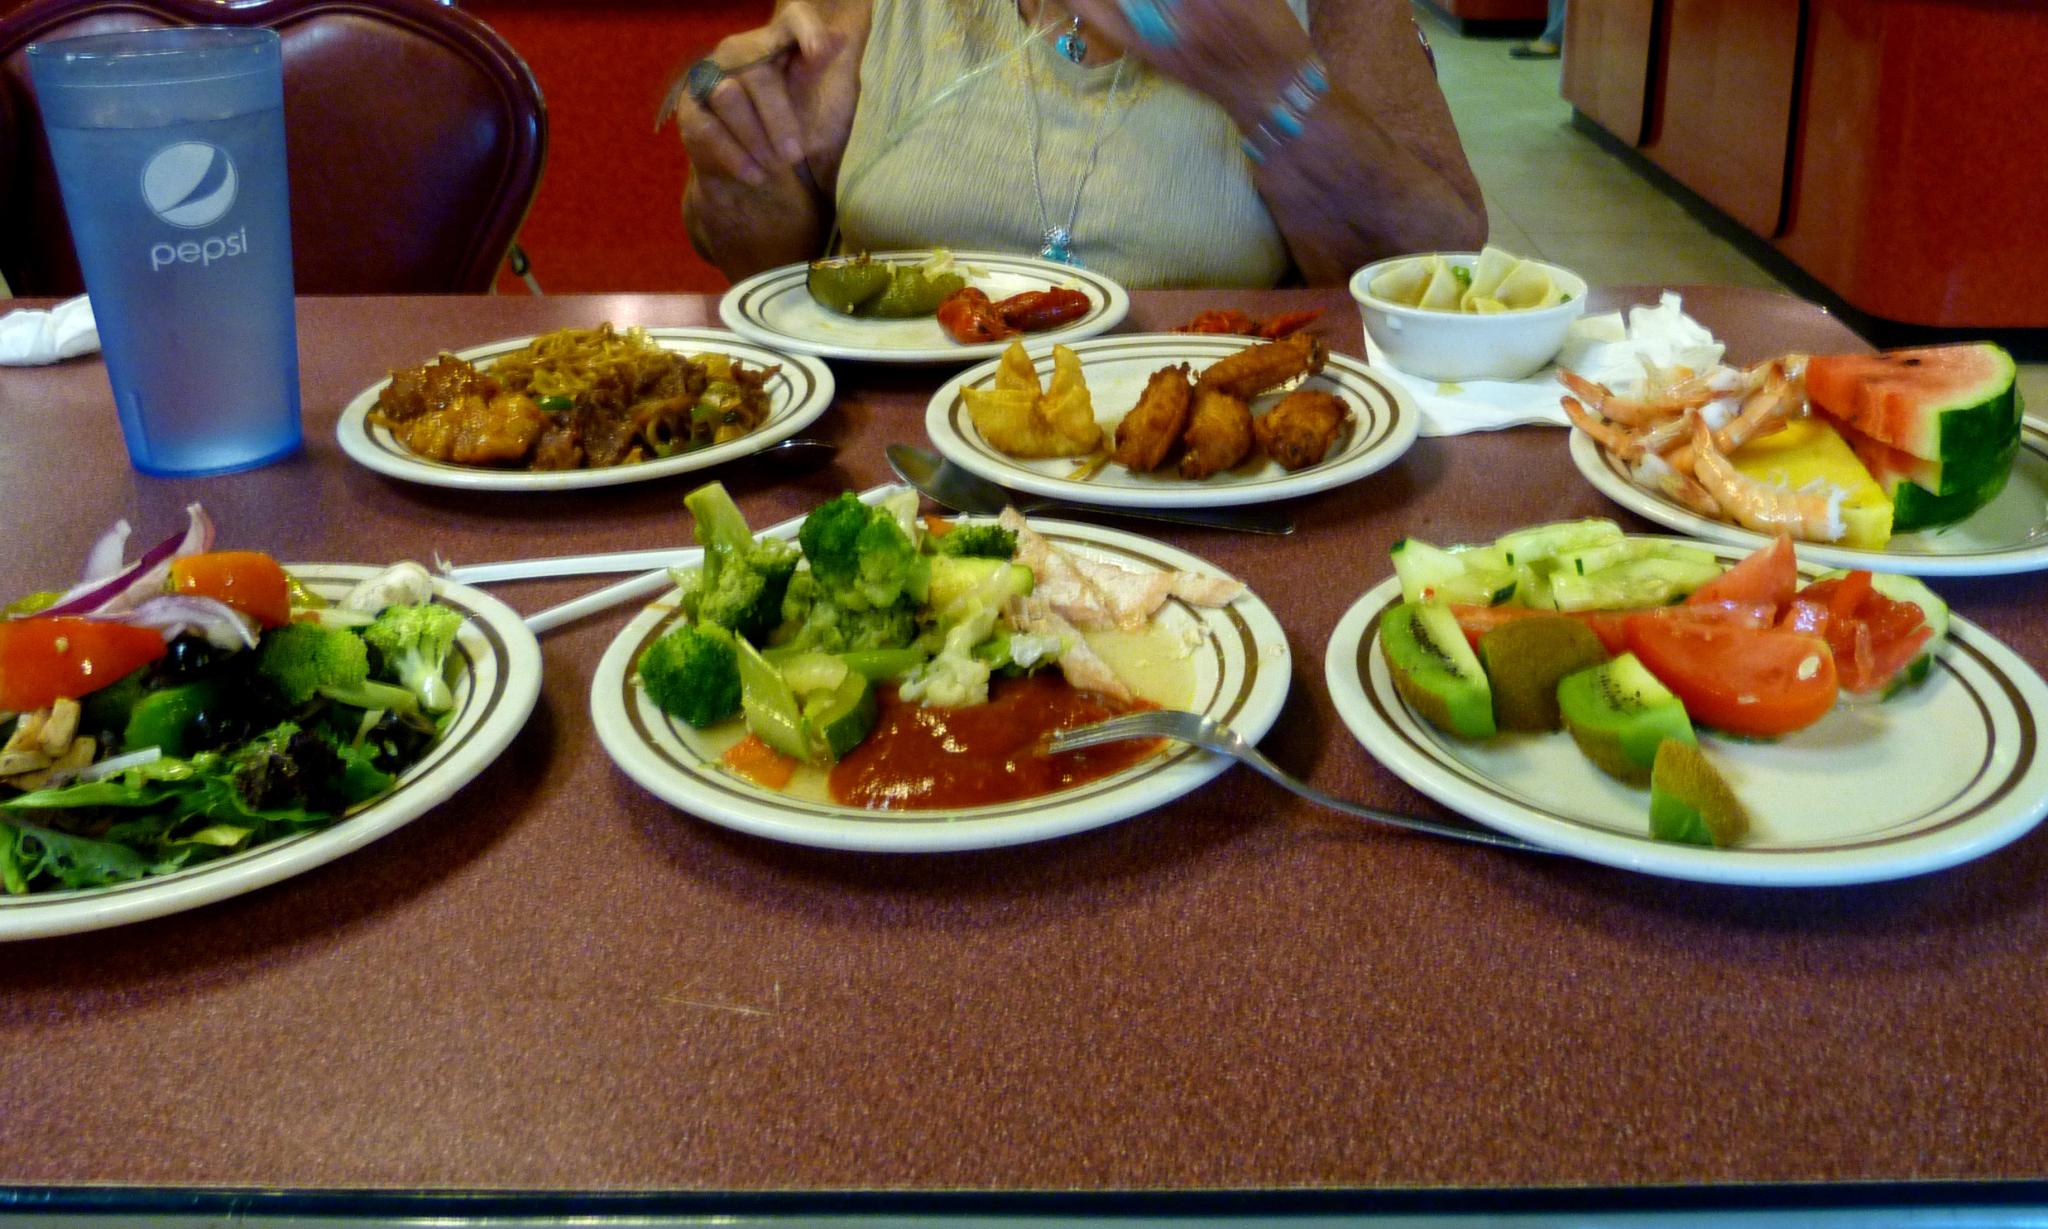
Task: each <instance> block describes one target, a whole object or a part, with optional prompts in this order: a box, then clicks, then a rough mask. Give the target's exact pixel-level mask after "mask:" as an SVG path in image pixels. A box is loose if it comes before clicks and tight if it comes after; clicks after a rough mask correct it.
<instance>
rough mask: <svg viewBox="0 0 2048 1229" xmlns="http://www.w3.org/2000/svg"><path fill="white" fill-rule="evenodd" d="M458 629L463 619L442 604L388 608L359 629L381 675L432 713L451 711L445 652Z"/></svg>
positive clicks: (452, 643)
mask: <svg viewBox="0 0 2048 1229" xmlns="http://www.w3.org/2000/svg"><path fill="white" fill-rule="evenodd" d="M460 630H462V616H461V615H459V614H457V613H456V612H455V611H454V610H452V609H450V608H449V607H446V606H438V605H435V604H433V603H426V604H423V605H417V606H387V607H385V608H384V611H383V613H381V614H379V615H378V616H377V621H376V622H375V623H372V624H370V625H369V626H368V627H366V628H364V629H363V640H364V641H365V642H367V643H368V644H369V646H370V647H371V648H374V649H376V650H377V653H378V655H379V656H380V657H382V658H383V669H382V671H381V673H382V674H383V677H384V678H386V679H387V680H390V681H392V682H396V683H398V684H399V685H400V686H402V687H404V688H406V689H407V690H408V691H410V692H412V693H413V694H414V695H416V696H418V697H419V700H420V707H421V708H424V709H426V710H427V711H428V712H430V713H440V712H446V711H447V710H449V709H451V708H453V707H455V693H454V692H452V691H450V690H449V688H448V679H447V677H446V675H447V666H448V653H449V650H451V649H453V648H454V647H455V634H456V633H457V632H458V631H460Z"/></svg>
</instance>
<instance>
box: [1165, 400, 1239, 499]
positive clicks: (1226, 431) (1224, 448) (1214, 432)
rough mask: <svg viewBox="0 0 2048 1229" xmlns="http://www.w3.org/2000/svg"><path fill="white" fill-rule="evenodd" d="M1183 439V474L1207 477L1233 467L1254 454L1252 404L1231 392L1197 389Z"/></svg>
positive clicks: (1181, 459)
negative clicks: (1232, 394) (1249, 404)
mask: <svg viewBox="0 0 2048 1229" xmlns="http://www.w3.org/2000/svg"><path fill="white" fill-rule="evenodd" d="M1180 442H1181V454H1180V476H1181V477H1183V478H1207V477H1208V476H1209V475H1210V474H1214V473H1220V472H1222V471H1223V470H1226V469H1229V468H1230V467H1231V466H1233V465H1236V464H1237V463H1238V462H1239V461H1242V460H1244V459H1245V458H1246V457H1248V456H1250V455H1251V452H1252V411H1251V407H1250V406H1248V405H1246V404H1245V403H1244V401H1243V400H1242V399H1241V398H1238V397H1233V396H1231V395H1230V394H1229V393H1224V392H1218V391H1217V390H1215V389H1213V388H1210V389H1197V390H1196V391H1195V408H1194V409H1193V410H1192V411H1191V412H1190V413H1189V414H1188V429H1187V432H1186V433H1185V434H1184V435H1182V436H1181V441H1180Z"/></svg>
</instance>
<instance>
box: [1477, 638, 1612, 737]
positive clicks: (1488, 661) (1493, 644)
mask: <svg viewBox="0 0 2048 1229" xmlns="http://www.w3.org/2000/svg"><path fill="white" fill-rule="evenodd" d="M1606 660H1607V649H1606V648H1605V647H1604V646H1603V645H1601V643H1600V637H1598V636H1596V635H1594V634H1593V629H1592V628H1590V627H1587V626H1586V625H1585V624H1584V623H1581V622H1579V621H1578V620H1577V619H1568V618H1565V617H1564V616H1562V615H1533V616H1531V617H1529V618H1526V619H1516V620H1514V621H1513V622H1511V623H1503V624H1501V625H1500V626H1499V627H1496V628H1494V629H1493V630H1492V631H1490V632H1488V633H1486V634H1485V635H1484V636H1481V637H1480V638H1479V664H1480V665H1482V666H1484V667H1486V681H1487V684H1488V685H1489V686H1490V687H1492V688H1493V723H1494V724H1495V725H1496V726H1498V727H1500V728H1501V729H1503V730H1529V731H1536V732H1541V731H1545V730H1555V729H1558V728H1560V727H1561V726H1562V725H1563V719H1562V718H1561V717H1560V716H1559V715H1558V711H1557V685H1558V683H1559V681H1561V680H1562V679H1563V678H1564V676H1565V675H1567V674H1572V673H1576V672H1577V671H1580V670H1583V669H1585V668H1586V667H1588V666H1596V665H1599V664H1600V663H1601V662H1603V661H1606Z"/></svg>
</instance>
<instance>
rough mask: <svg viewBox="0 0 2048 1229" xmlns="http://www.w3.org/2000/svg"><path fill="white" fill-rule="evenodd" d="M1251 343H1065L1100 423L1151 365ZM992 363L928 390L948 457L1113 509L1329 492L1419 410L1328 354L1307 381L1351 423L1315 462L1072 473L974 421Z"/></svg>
mask: <svg viewBox="0 0 2048 1229" xmlns="http://www.w3.org/2000/svg"><path fill="white" fill-rule="evenodd" d="M1027 344H1028V345H1029V347H1030V350H1031V356H1032V360H1033V362H1034V364H1035V365H1036V367H1037V369H1038V380H1039V383H1040V384H1041V385H1043V384H1044V383H1045V382H1046V381H1048V380H1049V379H1051V377H1052V348H1051V346H1050V345H1049V344H1047V343H1044V342H1041V341H1040V340H1039V339H1037V338H1032V339H1030V341H1029V342H1028V343H1027ZM1256 344H1258V343H1257V342H1255V341H1253V340H1250V339H1247V338H1243V337H1219V336H1205V335H1194V334H1179V333H1134V334H1130V335H1127V336H1119V337H1098V338H1096V339H1095V340H1093V341H1085V342H1080V343H1077V344H1075V345H1073V346H1071V347H1069V348H1070V349H1072V350H1073V351H1074V353H1075V354H1076V355H1077V356H1078V357H1079V358H1080V360H1081V375H1082V378H1083V379H1085V380H1086V381H1087V383H1088V394H1089V397H1090V399H1091V400H1092V401H1093V402H1094V405H1095V418H1096V421H1097V422H1099V423H1101V424H1102V429H1103V430H1104V431H1105V432H1108V431H1114V430H1115V428H1116V424H1117V423H1118V422H1121V421H1122V420H1123V416H1124V415H1125V414H1127V413H1129V412H1130V410H1131V408H1132V407H1133V406H1135V405H1136V404H1137V403H1138V395H1139V394H1140V393H1142V392H1144V391H1145V382H1146V380H1148V379H1150V378H1151V376H1152V373H1153V372H1155V371H1157V370H1159V369H1160V368H1161V367H1165V366H1167V365H1169V364H1172V363H1189V364H1191V365H1192V366H1193V367H1194V368H1195V369H1196V370H1197V371H1199V370H1200V369H1202V368H1203V367H1206V366H1208V365H1209V364H1211V363H1214V362H1216V361H1217V360H1218V359H1221V358H1225V357H1227V356H1229V355H1232V354H1235V353H1237V352H1238V351H1239V350H1242V349H1245V348H1246V347H1247V346H1252V345H1256ZM996 367H997V363H994V362H990V363H984V364H982V365H981V366H979V367H975V368H973V369H971V370H968V371H963V372H961V373H960V374H959V375H958V376H955V377H954V378H953V379H952V380H949V381H948V382H947V383H946V384H945V386H944V387H942V388H940V389H939V391H938V392H937V393H936V394H935V395H934V396H933V397H932V401H931V405H930V407H929V408H927V409H926V410H925V416H924V429H925V434H927V435H929V436H931V438H932V443H933V444H934V445H936V446H937V448H938V450H939V451H940V452H942V453H944V454H945V455H946V456H947V457H948V458H950V459H951V460H952V461H953V462H954V463H956V464H958V465H962V466H965V467H966V468H967V469H970V470H972V471H974V472H975V473H977V474H980V475H981V476H982V477H984V478H987V479H989V480H990V481H993V482H996V483H1000V484H1001V485H1003V486H1006V487H1009V488H1011V489H1013V490H1018V491H1029V492H1031V493H1032V494H1034V495H1045V496H1049V497H1051V498H1054V499H1063V500H1067V501H1070V502H1073V503H1084V504H1103V505H1108V506H1111V507H1120V508H1206V507H1230V506H1234V505H1237V504H1257V503H1267V502H1269V501H1272V500H1276V499H1292V498H1294V497H1295V496H1297V495H1308V494H1312V493H1314V492H1316V491H1326V490H1329V489H1330V488H1331V487H1336V486H1342V485H1344V484H1345V483H1347V482H1356V481H1357V480H1358V479H1360V478H1363V477H1365V476H1366V475H1367V474H1371V473H1375V472H1377V471H1378V470H1380V469H1383V468H1385V467H1386V466H1388V465H1391V464H1393V463H1394V462H1395V461H1397V460H1399V459H1400V457H1401V454H1402V453H1404V452H1407V451H1408V448H1409V445H1411V444H1413V443H1414V442H1415V433H1416V430H1417V428H1418V427H1419V426H1420V425H1421V415H1420V414H1419V413H1418V412H1417V411H1416V408H1415V401H1414V399H1413V398H1411V397H1410V396H1409V395H1408V393H1407V391H1406V390H1404V389H1402V388H1401V387H1400V386H1399V385H1398V384H1395V383H1394V382H1393V381H1391V380H1388V379H1386V378H1384V377H1382V376H1381V375H1380V373H1378V372H1376V371H1374V370H1373V369H1372V368H1370V367H1367V366H1366V365H1365V364H1363V363H1361V362H1359V361H1358V360H1357V359H1354V358H1350V357H1347V356H1345V355H1342V354H1332V355H1330V357H1329V361H1328V363H1326V364H1325V365H1324V367H1323V370H1322V372H1321V374H1319V375H1316V376H1312V377H1310V379H1309V382H1308V385H1307V386H1308V387H1310V388H1321V389H1326V390H1328V391H1330V392H1333V393H1335V394H1337V395H1338V396H1340V397H1342V398H1343V399H1344V400H1345V402H1346V403H1347V404H1348V405H1350V407H1351V416H1352V422H1351V432H1350V434H1349V435H1348V436H1347V437H1346V438H1345V439H1344V440H1343V441H1342V442H1341V443H1340V444H1338V446H1337V447H1336V448H1335V449H1333V450H1332V451H1331V453H1330V455H1329V456H1328V457H1326V458H1324V460H1323V461H1322V463H1321V464H1319V465H1311V466H1309V467H1308V468H1306V469H1300V470H1295V471H1294V472H1292V473H1289V472H1288V471H1287V470H1285V469H1283V468H1281V467H1280V465H1279V464H1278V463H1277V462H1274V461H1270V460H1266V459H1264V458H1260V459H1258V460H1256V461H1251V462H1248V463H1246V464H1244V465H1241V466H1239V467H1238V468H1236V469H1233V470H1228V471H1225V472H1224V473H1220V474H1212V475H1210V476H1209V477H1207V478H1201V479H1188V478H1183V477H1181V476H1180V474H1179V473H1178V472H1177V471H1175V470H1174V469H1172V468H1171V467H1168V468H1165V469H1162V470H1159V471H1157V472H1155V473H1149V474H1141V473H1134V472H1132V471H1131V470H1128V469H1125V468H1124V467H1123V466H1121V465H1118V464H1116V463H1115V462H1111V463H1110V464H1108V465H1105V466H1103V467H1102V469H1101V471H1100V472H1098V473H1097V474H1096V475H1095V476H1094V477H1092V478H1089V479H1087V480H1086V481H1077V480H1075V479H1074V478H1072V477H1069V475H1071V474H1072V473H1073V472H1074V468H1075V461H1074V460H1073V459H1072V458H1054V459H1052V460H1044V461H1020V460H1018V459H1017V458H1015V457H1012V456H1008V455H1006V454H1004V453H1001V452H998V451H997V450H996V449H995V448H994V447H992V446H991V445H990V444H989V443H988V441H986V440H984V439H982V437H981V432H980V431H977V430H976V429H975V426H974V419H973V418H972V417H971V416H970V415H969V414H968V412H967V403H966V400H965V399H964V398H963V397H962V396H961V395H960V394H961V390H963V389H967V388H988V387H991V386H993V384H994V383H995V374H996ZM1278 400H1279V398H1278V397H1277V396H1274V395H1271V394H1269V395H1267V396H1265V397H1261V398H1259V399H1257V400H1255V401H1253V402H1252V412H1253V413H1254V414H1259V413H1264V412H1265V410H1266V409H1267V408H1268V407H1270V406H1271V405H1272V404H1273V403H1274V402H1276V401H1278Z"/></svg>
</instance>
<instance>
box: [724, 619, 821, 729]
mask: <svg viewBox="0 0 2048 1229" xmlns="http://www.w3.org/2000/svg"><path fill="white" fill-rule="evenodd" d="M733 642H734V645H735V646H736V647H737V648H738V649H739V654H740V712H741V713H742V714H744V715H745V717H746V719H747V729H748V730H750V731H752V732H753V734H754V735H755V736H756V737H758V738H759V739H760V740H761V741H762V742H764V743H767V744H768V745H769V746H771V747H773V748H775V749H776V750H777V751H780V752H782V754H784V755H787V756H791V757H793V758H795V759H799V760H808V759H810V758H811V746H810V740H808V739H806V738H805V737H804V719H803V713H802V711H801V710H799V709H798V708H797V703H796V692H795V691H794V690H792V689H791V688H790V685H789V680H787V679H785V678H783V677H782V671H780V670H777V669H776V668H775V667H774V666H771V665H769V664H768V661H767V659H766V658H763V657H762V656H761V651H760V650H759V649H757V648H755V647H754V646H753V645H751V644H749V643H747V639H746V637H744V636H735V637H733Z"/></svg>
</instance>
